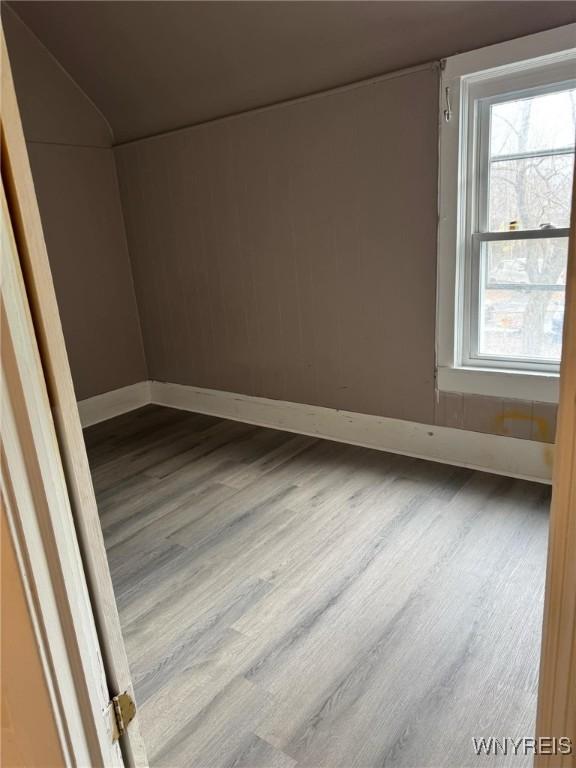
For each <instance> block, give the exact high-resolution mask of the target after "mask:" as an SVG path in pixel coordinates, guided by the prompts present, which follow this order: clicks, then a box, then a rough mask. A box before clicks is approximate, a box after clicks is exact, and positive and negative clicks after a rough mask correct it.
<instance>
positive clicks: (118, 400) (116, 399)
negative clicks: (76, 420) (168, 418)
mask: <svg viewBox="0 0 576 768" xmlns="http://www.w3.org/2000/svg"><path fill="white" fill-rule="evenodd" d="M150 384H151V382H149V381H139V382H138V383H137V384H129V385H128V386H127V387H121V388H120V389H113V390H112V391H111V392H104V394H102V395H95V396H94V397H88V398H87V399H86V400H80V401H79V403H78V410H79V412H80V423H81V424H82V426H83V427H91V426H92V425H93V424H98V423H99V422H101V421H107V420H108V419H112V418H114V416H120V415H121V414H123V413H128V412H129V411H135V410H136V408H142V406H143V405H148V404H149V403H150V402H151V398H150Z"/></svg>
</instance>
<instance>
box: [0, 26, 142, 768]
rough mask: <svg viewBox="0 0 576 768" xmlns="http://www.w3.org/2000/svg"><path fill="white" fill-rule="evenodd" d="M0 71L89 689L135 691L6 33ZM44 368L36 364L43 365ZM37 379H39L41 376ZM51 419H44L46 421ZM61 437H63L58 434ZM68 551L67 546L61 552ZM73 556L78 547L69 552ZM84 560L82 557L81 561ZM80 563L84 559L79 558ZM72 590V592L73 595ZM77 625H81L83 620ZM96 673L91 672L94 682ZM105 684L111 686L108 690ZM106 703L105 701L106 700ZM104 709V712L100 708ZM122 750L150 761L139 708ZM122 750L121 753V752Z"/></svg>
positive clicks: (6, 141)
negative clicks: (81, 597) (80, 605)
mask: <svg viewBox="0 0 576 768" xmlns="http://www.w3.org/2000/svg"><path fill="white" fill-rule="evenodd" d="M1 47H2V51H1V55H2V61H1V67H2V71H1V76H2V89H1V99H2V102H1V103H2V114H1V129H2V180H3V185H4V188H5V191H6V198H7V201H6V202H7V210H6V216H7V217H9V220H10V223H11V226H12V228H13V233H14V254H15V256H14V258H15V259H16V260H17V261H18V263H17V265H16V266H15V269H17V270H20V269H21V273H22V291H23V299H22V300H23V301H24V302H26V307H27V309H28V305H29V312H30V323H29V325H28V326H22V328H20V329H18V328H17V327H16V326H14V332H15V333H17V334H18V333H20V334H21V335H22V334H23V338H27V337H28V336H31V337H32V338H30V339H28V340H29V341H30V342H31V343H32V341H33V343H34V344H36V342H37V346H38V356H39V374H38V375H40V374H42V382H43V385H44V386H45V387H46V389H47V398H48V399H47V402H48V401H49V404H50V410H51V422H53V424H52V429H53V431H54V433H55V441H54V444H53V445H50V446H49V447H48V446H45V449H46V450H48V448H50V449H51V448H55V449H56V450H57V451H58V453H57V454H56V456H57V461H58V462H60V463H61V466H62V469H63V478H64V480H65V489H66V500H65V501H64V499H63V497H62V494H61V498H60V502H59V503H60V504H64V503H67V504H69V507H70V510H71V516H70V518H69V519H68V518H66V517H65V518H64V520H65V524H66V521H67V524H68V525H69V528H68V529H66V530H65V531H64V533H63V535H66V536H67V537H68V539H69V540H71V537H72V536H73V537H74V540H75V541H76V536H77V541H78V545H79V552H77V553H76V554H77V555H78V557H80V556H81V562H82V565H83V569H81V570H80V572H79V573H78V574H77V576H78V578H79V579H80V581H79V583H78V585H77V586H78V589H79V590H80V591H81V590H82V580H83V579H84V574H85V578H86V582H87V588H88V592H89V603H91V611H92V610H93V616H92V612H90V614H88V613H86V612H85V615H84V620H85V621H86V622H87V624H86V631H87V632H88V633H89V632H90V629H89V626H90V622H91V621H94V619H95V631H97V637H98V640H99V645H100V649H101V654H102V661H103V669H104V671H105V677H106V680H105V681H104V684H103V685H100V686H99V689H98V687H97V690H88V691H86V692H85V694H86V695H87V696H89V697H90V696H92V697H94V696H96V697H98V696H100V697H102V695H105V697H106V699H108V698H109V696H111V695H116V694H119V693H123V692H125V691H126V692H128V693H129V694H130V695H131V696H133V688H132V681H131V677H130V671H129V668H128V661H127V658H126V652H125V648H124V641H123V638H122V634H121V629H120V621H119V617H118V610H117V607H116V601H115V597H114V592H113V589H112V581H111V577H110V571H109V568H108V561H107V558H106V551H105V548H104V540H103V536H102V529H101V527H100V521H99V517H98V510H97V506H96V499H95V496H94V490H93V487H92V479H91V476H90V469H89V465H88V459H87V456H86V450H85V446H84V439H83V436H82V428H81V425H80V418H79V414H78V407H77V404H76V397H75V394H74V387H73V384H72V378H71V375H70V367H69V364H68V357H67V354H66V347H65V344H64V337H63V334H62V326H61V323H60V316H59V313H58V305H57V302H56V296H55V293H54V286H53V283H52V275H51V272H50V266H49V262H48V255H47V252H46V245H45V242H44V236H43V232H42V225H41V221H40V213H39V210H38V204H37V201H36V195H35V192H34V185H33V181H32V174H31V171H30V164H29V161H28V154H27V150H26V144H25V140H24V135H23V132H22V125H21V121H20V115H19V111H18V105H17V100H16V94H15V91H14V85H13V81H12V75H11V70H10V62H9V59H8V53H7V49H6V44H5V40H4V35H3V33H2V36H1ZM37 373H38V372H37ZM37 386H41V385H40V383H39V382H37ZM47 428H48V427H46V429H47ZM56 441H57V442H56ZM62 555H63V556H64V553H62ZM67 556H68V557H70V558H72V563H73V564H74V563H75V561H74V557H75V554H74V547H72V549H71V550H70V551H69V552H68V553H67ZM78 562H80V561H78ZM75 565H78V563H75ZM72 597H73V595H72ZM77 630H78V632H82V631H83V630H82V628H81V627H80V626H77ZM96 683H97V681H96V680H95V679H93V680H92V686H93V685H96ZM103 689H106V690H105V692H104V694H102V691H103ZM100 704H101V705H102V706H104V702H103V701H102V702H100ZM102 717H104V714H102ZM121 746H122V753H123V756H124V761H125V763H126V764H127V765H137V766H145V765H146V764H147V760H146V753H145V749H144V745H143V742H142V738H141V735H140V729H139V723H138V715H137V714H136V717H135V719H134V720H133V721H132V723H131V724H130V726H129V728H128V729H127V732H126V734H125V735H124V736H123V737H122V739H121ZM116 750H117V748H110V750H109V753H108V754H107V755H106V760H105V764H106V765H108V764H118V763H117V762H116V763H114V756H115V755H116ZM118 754H119V753H118Z"/></svg>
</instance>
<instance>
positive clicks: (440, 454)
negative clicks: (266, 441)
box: [151, 381, 553, 483]
mask: <svg viewBox="0 0 576 768" xmlns="http://www.w3.org/2000/svg"><path fill="white" fill-rule="evenodd" d="M151 397H152V402H153V403H155V404H156V405H163V406H166V407H169V408H178V409H181V410H185V411H192V412H194V413H205V414H209V415H211V416H219V417H221V418H224V419H232V420H234V421H242V422H245V423H248V424H257V425H258V426H262V427H271V428H273V429H281V430H285V431H286V432H296V433H297V434H301V435H310V436H312V437H321V438H325V439H327V440H335V441H337V442H341V443H348V444H351V445H360V446H363V447H365V448H375V449H376V450H379V451H388V452H390V453H399V454H403V455H405V456H413V457H416V458H421V459H427V460H429V461H437V462H440V463H442V464H453V465H455V466H459V467H469V468H471V469H477V470H480V471H482V472H492V473H494V474H499V475H507V476H510V477H518V478H522V479H526V480H535V481H537V482H541V483H550V482H551V474H552V472H551V469H552V456H553V446H552V445H549V444H548V443H541V442H536V441H532V440H520V439H518V438H514V437H502V436H499V435H487V434H484V433H480V432H470V431H468V430H464V429H454V428H452V427H437V426H432V425H428V424H419V423H416V422H412V421H403V420H401V419H390V418H385V417H383V416H370V415H367V414H364V413H353V412H350V411H338V410H335V409H333V408H324V407H321V406H316V405H303V404H301V403H291V402H286V401H283V400H269V399H268V398H265V397H251V396H248V395H241V394H236V393H233V392H221V391H219V390H212V389H202V388H200V387H190V386H184V385H181V384H168V383H163V382H158V381H153V382H151Z"/></svg>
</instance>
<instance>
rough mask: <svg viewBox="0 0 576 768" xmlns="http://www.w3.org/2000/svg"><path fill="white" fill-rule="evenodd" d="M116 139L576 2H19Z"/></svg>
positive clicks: (420, 54)
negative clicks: (103, 118)
mask: <svg viewBox="0 0 576 768" xmlns="http://www.w3.org/2000/svg"><path fill="white" fill-rule="evenodd" d="M10 4H11V5H12V7H13V8H15V10H16V12H17V13H18V14H19V15H20V16H21V18H22V19H23V20H24V22H25V23H26V24H27V25H28V26H29V27H30V29H31V30H32V31H33V32H34V33H35V34H36V35H38V37H39V38H40V39H41V40H42V42H43V43H44V44H45V45H46V47H47V48H48V49H49V50H50V51H51V52H52V53H53V54H54V56H56V58H57V59H58V61H60V62H61V64H62V65H63V66H64V67H65V68H66V70H67V71H68V72H70V74H71V75H72V76H73V77H74V79H75V80H76V81H77V83H78V84H79V85H80V86H81V88H82V89H83V90H84V91H85V93H87V94H88V95H89V96H90V98H91V99H92V100H93V102H94V103H95V104H96V105H97V106H98V107H99V109H100V110H101V111H102V113H103V114H104V115H106V117H107V119H108V120H109V122H110V124H111V126H112V129H113V131H114V135H115V140H116V142H119V143H121V142H125V141H130V140H132V139H137V138H141V137H143V136H150V135H153V134H157V133H163V132H166V131H170V130H174V129H177V128H182V127H184V126H188V125H193V124H197V123H201V122H205V121H207V120H212V119H214V118H216V117H220V116H223V115H227V114H232V113H237V112H242V111H245V110H248V109H253V108H256V107H261V106H264V105H267V104H271V103H276V102H280V101H284V100H287V99H291V98H295V97H299V96H302V95H306V94H310V93H313V92H318V91H323V90H327V89H330V88H334V87H336V86H340V85H343V84H346V83H350V82H354V81H358V80H362V79H365V78H370V77H373V76H377V75H380V74H383V73H386V72H391V71H393V70H398V69H401V68H403V67H408V66H412V65H416V64H421V63H424V62H428V61H432V60H434V59H439V58H442V57H446V56H450V55H452V54H454V53H459V52H462V51H465V50H472V49H475V48H479V47H482V46H485V45H489V44H491V43H496V42H501V41H503V40H507V39H511V38H514V37H520V36H522V35H527V34H531V33H533V32H537V31H540V30H542V29H548V28H551V27H555V26H560V25H562V24H567V23H569V22H573V21H576V4H575V3H571V2H555V1H554V0H546V1H544V2H539V1H538V0H530V1H528V2H525V1H524V0H512V1H511V2H508V1H507V0H497V1H496V2H476V1H475V0H464V1H463V2H459V1H454V2H437V1H435V2H365V1H364V0H356V1H355V2H331V1H330V0H328V1H326V2H283V1H279V2H158V1H156V0H136V1H134V2H118V1H117V0H100V1H97V2H93V1H91V0H65V1H60V0H34V1H33V2H29V1H28V0H11V3H10Z"/></svg>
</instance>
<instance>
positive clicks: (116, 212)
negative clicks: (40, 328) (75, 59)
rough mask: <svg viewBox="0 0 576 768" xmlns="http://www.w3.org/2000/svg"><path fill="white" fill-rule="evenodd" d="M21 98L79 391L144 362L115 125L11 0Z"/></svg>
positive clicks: (133, 375) (9, 34)
mask: <svg viewBox="0 0 576 768" xmlns="http://www.w3.org/2000/svg"><path fill="white" fill-rule="evenodd" d="M2 25H3V27H4V30H5V34H6V38H7V44H8V50H9V54H10V60H11V64H12V70H13V76H14V81H15V85H16V92H17V96H18V102H19V106H20V111H21V115H22V122H23V127H24V133H25V135H26V139H27V143H28V150H29V154H30V164H31V167H32V174H33V177H34V183H35V187H36V193H37V196H38V203H39V207H40V214H41V217H42V224H43V227H44V236H45V238H46V244H47V247H48V255H49V258H50V265H51V268H52V276H53V279H54V285H55V289H56V295H57V298H58V304H59V307H60V316H61V320H62V326H63V330H64V336H65V339H66V345H67V349H68V355H69V358H70V365H71V369H72V377H73V380H74V386H75V389H76V396H77V397H78V399H79V400H82V399H84V398H86V397H91V396H92V395H97V394H100V393H102V392H106V391H109V390H112V389H116V388H118V387H122V386H125V385H127V384H132V383H135V382H138V381H142V380H143V379H146V378H147V371H146V365H145V359H144V351H143V345H142V336H141V330H140V324H139V318H138V311H137V307H136V299H135V295H134V286H133V281H132V273H131V269H130V258H129V255H128V249H127V244H126V236H125V231H124V223H123V219H122V209H121V205H120V197H119V191H118V181H117V176H116V167H115V164H114V155H113V150H112V149H111V145H112V135H111V132H110V129H109V127H108V125H107V123H106V121H105V119H104V118H103V117H102V115H101V114H100V113H99V112H98V110H97V109H96V108H95V107H94V106H93V105H92V103H91V102H90V101H89V99H88V98H87V97H86V96H85V95H84V94H83V93H82V91H81V90H80V89H79V88H78V86H77V85H76V84H75V83H74V82H73V81H72V80H71V79H70V77H69V76H68V75H67V74H66V72H65V71H64V70H63V69H62V68H61V67H60V65H59V64H58V63H57V62H56V60H55V59H53V58H52V56H51V55H50V54H49V53H48V52H47V51H46V49H45V48H44V47H43V46H42V44H41V43H40V42H39V41H38V40H37V39H36V38H35V37H34V35H33V34H32V33H31V32H30V31H29V30H28V29H27V28H26V27H25V25H24V24H23V23H22V22H21V21H20V20H19V18H18V17H17V16H16V15H15V14H14V13H13V11H11V10H10V9H9V8H7V7H6V6H3V9H2Z"/></svg>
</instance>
